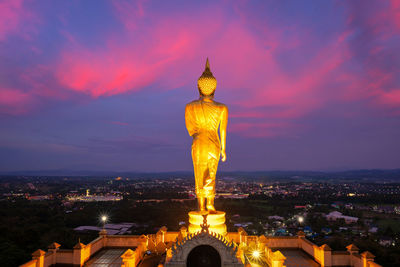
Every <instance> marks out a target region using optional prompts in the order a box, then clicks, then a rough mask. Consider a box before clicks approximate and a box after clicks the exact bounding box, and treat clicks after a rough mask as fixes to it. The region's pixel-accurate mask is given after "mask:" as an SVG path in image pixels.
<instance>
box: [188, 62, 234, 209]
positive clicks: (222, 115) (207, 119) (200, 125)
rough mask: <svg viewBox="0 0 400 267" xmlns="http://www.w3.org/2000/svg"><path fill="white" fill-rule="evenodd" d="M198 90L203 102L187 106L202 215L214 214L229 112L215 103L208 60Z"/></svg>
mask: <svg viewBox="0 0 400 267" xmlns="http://www.w3.org/2000/svg"><path fill="white" fill-rule="evenodd" d="M197 86H198V88H199V93H200V98H199V99H198V100H194V101H192V102H190V103H189V104H187V105H186V109H185V121H186V128H187V130H188V132H189V135H190V136H192V137H193V143H192V159H193V167H194V177H195V182H196V196H197V200H198V205H199V211H200V212H204V211H206V208H207V211H208V213H210V214H215V213H216V210H215V208H214V198H215V177H216V174H217V167H218V162H219V159H220V156H221V160H222V161H225V160H226V153H225V144H226V126H227V123H228V108H227V107H226V106H225V105H224V104H221V103H218V102H216V101H214V92H215V89H216V87H217V80H216V79H215V77H214V76H213V74H212V73H211V70H210V64H209V62H208V58H207V62H206V68H205V70H204V72H203V74H202V75H201V76H200V78H199V79H198V81H197ZM218 128H219V131H220V136H221V140H220V138H219V136H218ZM206 199H207V205H205V201H206Z"/></svg>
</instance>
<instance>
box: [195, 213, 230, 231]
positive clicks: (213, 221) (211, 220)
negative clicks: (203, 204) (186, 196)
mask: <svg viewBox="0 0 400 267" xmlns="http://www.w3.org/2000/svg"><path fill="white" fill-rule="evenodd" d="M205 214H208V215H207V224H209V225H210V226H209V228H208V229H209V231H211V232H215V233H218V234H220V235H223V236H225V235H226V225H225V212H223V211H216V213H210V214H209V213H208V211H190V212H189V229H188V231H189V233H190V234H194V233H197V232H199V231H201V226H200V225H201V224H203V219H204V218H203V215H205Z"/></svg>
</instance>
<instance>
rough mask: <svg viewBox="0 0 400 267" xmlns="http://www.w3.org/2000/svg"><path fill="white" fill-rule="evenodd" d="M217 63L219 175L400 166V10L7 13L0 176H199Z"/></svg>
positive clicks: (15, 9) (280, 6) (291, 7)
mask: <svg viewBox="0 0 400 267" xmlns="http://www.w3.org/2000/svg"><path fill="white" fill-rule="evenodd" d="M206 57H209V59H210V64H211V70H212V72H213V74H214V76H215V77H216V78H217V80H218V87H217V90H216V93H215V99H216V100H217V101H219V102H222V103H225V104H226V105H227V106H228V107H229V112H230V117H229V123H228V138H227V162H226V163H221V164H220V169H222V170H343V169H359V168H365V169H371V168H399V167H400V140H399V139H400V0H392V1H389V0H388V1H386V0H381V1H378V0H377V1H362V0H360V1H261V0H259V1H256V0H254V1H215V0H213V1H172V0H171V1H165V0H160V1H135V2H134V1H132V2H131V1H111V0H110V1H100V0H85V1H54V0H41V1H34V0H26V1H25V0H0V159H1V160H0V171H18V170H54V169H67V170H112V171H174V170H191V169H192V164H191V157H190V145H191V137H189V136H188V134H187V131H186V128H185V121H184V108H185V104H186V103H188V102H190V101H192V100H194V99H196V98H198V90H197V84H196V82H197V78H198V77H199V76H200V75H201V73H202V71H203V70H204V64H205V60H206Z"/></svg>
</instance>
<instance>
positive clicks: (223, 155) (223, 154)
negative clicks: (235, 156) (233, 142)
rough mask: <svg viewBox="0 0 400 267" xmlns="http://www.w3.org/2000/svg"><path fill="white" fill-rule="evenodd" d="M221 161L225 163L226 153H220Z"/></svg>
mask: <svg viewBox="0 0 400 267" xmlns="http://www.w3.org/2000/svg"><path fill="white" fill-rule="evenodd" d="M221 160H222V161H223V162H225V160H226V153H225V151H223V150H222V151H221Z"/></svg>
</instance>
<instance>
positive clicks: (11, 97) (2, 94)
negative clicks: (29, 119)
mask: <svg viewBox="0 0 400 267" xmlns="http://www.w3.org/2000/svg"><path fill="white" fill-rule="evenodd" d="M32 102H34V99H33V97H32V95H31V94H28V93H25V92H22V91H20V90H18V89H12V88H0V114H8V115H21V114H24V113H26V112H27V111H28V110H29V108H30V106H31V104H32Z"/></svg>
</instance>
